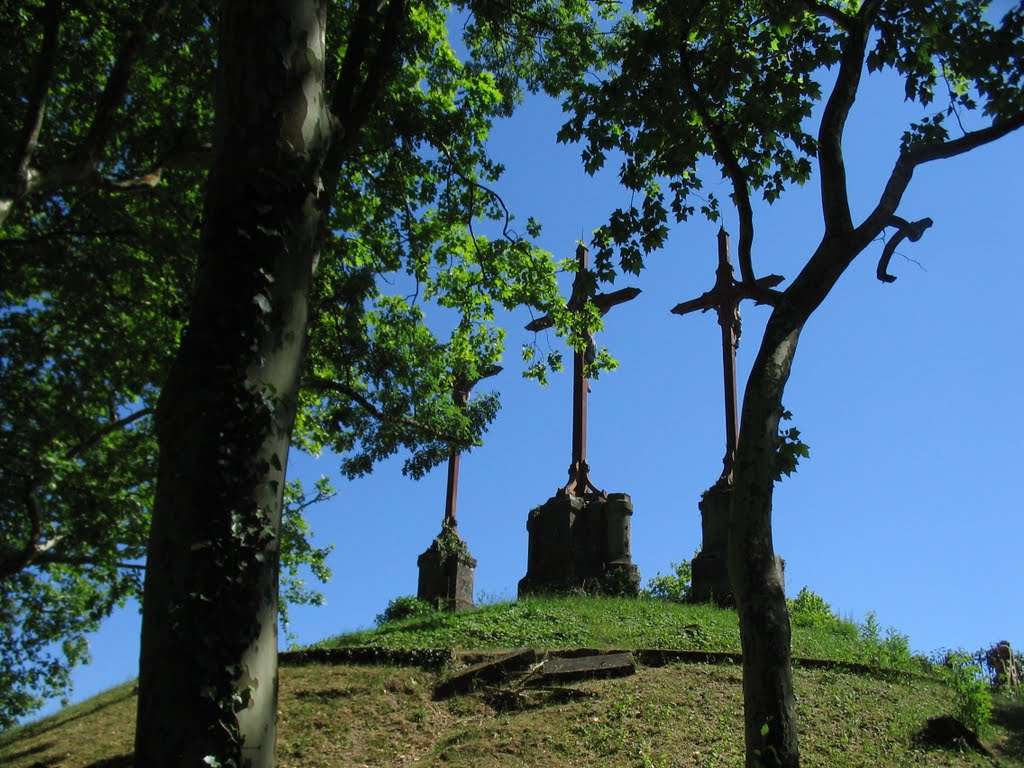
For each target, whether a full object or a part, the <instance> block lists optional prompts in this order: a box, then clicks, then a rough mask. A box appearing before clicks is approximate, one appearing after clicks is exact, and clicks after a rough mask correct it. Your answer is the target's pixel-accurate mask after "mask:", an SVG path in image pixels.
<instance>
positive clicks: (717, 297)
mask: <svg viewBox="0 0 1024 768" xmlns="http://www.w3.org/2000/svg"><path fill="white" fill-rule="evenodd" d="M715 277H716V280H715V285H714V287H713V288H712V289H711V290H710V291H707V292H706V293H704V294H702V295H701V296H700V297H699V298H696V299H692V300H690V301H684V302H682V303H681V304H677V305H676V306H675V307H674V308H673V309H672V314H674V315H685V314H688V313H690V312H695V311H697V310H698V309H699V310H700V311H701V312H707V311H708V310H709V309H713V310H715V312H716V313H717V314H718V324H719V325H720V326H722V368H723V370H724V374H725V375H724V380H725V457H724V458H723V459H722V464H723V465H724V468H723V470H722V479H723V480H725V481H726V482H732V470H733V465H734V464H735V461H736V447H737V446H738V445H739V407H738V404H739V396H738V388H737V386H736V350H737V348H739V345H740V332H741V329H740V301H742V300H743V299H746V298H750V294H749V293H748V292H747V291H746V290H745V289H744V288H743V285H742V283H738V282H737V281H736V279H735V278H734V277H733V271H732V263H731V262H730V260H729V233H728V232H726V231H725V229H724V228H723V229H719V230H718V269H717V270H716V271H715ZM756 282H757V287H758V288H760V289H768V288H774V287H775V286H776V285H778V284H779V283H780V282H782V278H781V277H779V276H778V275H771V276H769V277H762V278H761V279H759V280H757V281H756Z"/></svg>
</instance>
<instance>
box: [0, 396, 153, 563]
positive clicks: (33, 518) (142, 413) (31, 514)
mask: <svg viewBox="0 0 1024 768" xmlns="http://www.w3.org/2000/svg"><path fill="white" fill-rule="evenodd" d="M152 413H153V409H152V408H140V409H139V410H138V411H136V412H135V413H132V414H130V415H128V416H125V417H124V418H123V419H118V420H116V421H112V422H110V423H109V424H106V425H104V426H103V427H102V428H101V429H99V430H97V431H96V432H95V433H94V434H92V435H90V436H89V437H88V438H86V439H85V440H83V441H82V442H81V443H79V444H78V445H75V446H73V447H72V448H71V449H69V450H68V451H67V452H66V453H65V454H64V459H66V460H67V459H74V458H75V457H77V456H79V455H81V454H82V453H83V452H85V451H86V450H88V449H89V448H91V447H92V446H94V445H95V444H96V443H98V442H99V441H100V440H102V439H103V438H104V437H106V436H107V435H109V434H111V433H113V432H116V431H118V430H121V429H124V428H126V427H127V426H128V425H130V424H132V423H134V422H136V421H138V420H139V419H142V418H144V417H146V416H149V415H151V414H152ZM51 477H52V473H43V474H42V475H37V476H35V477H26V482H25V488H24V508H25V512H26V514H27V516H28V533H27V535H26V536H25V542H24V544H23V545H22V546H21V547H20V548H19V549H17V550H16V551H9V552H6V553H4V554H2V555H0V580H2V579H5V578H8V577H10V576H13V575H14V574H16V573H18V572H19V571H21V570H24V569H25V568H27V567H29V566H30V565H37V564H39V563H43V562H50V563H58V562H59V563H66V564H69V565H71V564H74V563H73V561H71V560H69V559H67V558H61V557H59V556H57V555H55V554H53V553H52V550H53V549H54V547H56V546H57V545H58V544H59V543H60V542H61V540H62V538H63V537H62V536H61V535H60V534H57V535H55V536H52V537H50V538H49V539H46V540H43V528H44V520H43V517H44V514H43V510H42V508H41V506H40V503H39V499H38V497H37V496H36V492H37V491H38V490H39V489H40V488H41V487H42V486H43V484H44V483H45V482H47V481H49V480H50V478H51Z"/></svg>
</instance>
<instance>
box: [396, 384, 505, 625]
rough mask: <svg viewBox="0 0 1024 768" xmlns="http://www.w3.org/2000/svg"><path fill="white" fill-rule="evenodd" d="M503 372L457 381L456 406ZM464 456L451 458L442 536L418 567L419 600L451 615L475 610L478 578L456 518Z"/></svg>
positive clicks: (454, 452)
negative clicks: (476, 388) (482, 383)
mask: <svg viewBox="0 0 1024 768" xmlns="http://www.w3.org/2000/svg"><path fill="white" fill-rule="evenodd" d="M500 372H501V368H500V367H499V366H496V365H495V366H491V367H490V368H488V369H487V370H486V371H484V373H483V375H481V376H479V377H478V378H476V379H473V380H466V379H460V380H457V381H456V382H455V387H454V390H453V392H452V399H453V400H454V401H455V405H457V406H458V407H459V408H465V407H466V404H467V403H468V402H469V393H470V390H472V389H473V387H474V386H475V385H476V383H477V382H478V381H480V380H481V379H485V378H487V377H489V376H495V375H497V374H498V373H500ZM460 456H461V452H460V451H459V450H458V449H454V448H453V449H452V452H451V455H450V456H449V457H448V487H447V491H446V493H445V503H444V519H443V520H442V522H441V533H439V534H438V535H437V537H436V538H435V539H434V540H433V541H432V542H431V543H430V546H429V547H427V551H426V552H424V553H423V554H422V555H420V556H419V558H417V560H416V564H417V565H418V566H419V568H420V577H419V584H418V587H417V589H416V597H418V598H419V599H420V600H426V601H427V602H430V603H433V604H434V605H436V606H437V607H438V608H443V609H444V610H448V611H461V610H464V609H466V608H473V607H475V606H474V604H473V577H474V575H475V574H476V560H475V559H473V557H472V556H471V555H470V554H469V547H467V546H466V543H465V542H464V541H463V540H462V539H461V538H460V536H459V531H458V520H457V519H456V517H455V506H456V502H457V500H458V492H459V459H460Z"/></svg>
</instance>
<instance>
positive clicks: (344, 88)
mask: <svg viewBox="0 0 1024 768" xmlns="http://www.w3.org/2000/svg"><path fill="white" fill-rule="evenodd" d="M385 2H386V3H387V5H386V12H385V14H384V17H383V19H382V20H380V19H378V17H379V14H380V11H381V10H383V9H385ZM405 15H406V0H360V3H359V10H358V11H357V12H356V19H355V21H354V23H353V25H352V29H351V31H350V32H349V41H348V47H347V48H346V50H345V58H344V59H343V60H342V63H341V69H340V70H339V72H338V80H337V82H336V83H335V85H334V93H333V94H332V95H331V115H332V117H333V118H334V120H335V121H336V125H337V129H336V132H335V134H336V135H335V136H334V137H333V141H332V142H331V146H330V149H329V150H328V153H327V157H326V159H325V161H324V168H323V172H322V177H323V179H324V187H325V188H326V189H327V194H328V195H330V194H331V193H332V192H333V191H334V187H335V186H336V184H337V180H338V177H339V176H340V174H341V167H342V164H343V163H344V162H345V159H346V158H347V157H348V154H349V153H350V152H351V150H352V148H353V147H355V146H356V144H357V143H358V141H359V138H360V135H361V134H362V131H363V128H364V127H365V126H366V122H367V120H368V119H369V116H370V115H371V114H372V112H373V110H374V109H375V108H376V106H377V103H378V101H379V100H380V95H381V94H382V93H383V92H384V89H385V87H386V85H387V83H388V81H389V79H390V76H391V74H392V72H393V71H394V69H395V67H396V66H397V59H398V41H399V38H400V36H401V29H402V25H403V23H404V21H405ZM375 24H379V26H380V39H379V40H378V41H377V46H376V49H375V50H374V51H373V52H372V53H371V51H370V50H369V45H370V42H369V41H370V39H371V33H372V28H373V26H374V25H375ZM364 70H365V72H366V74H365V77H364V75H363V71H364Z"/></svg>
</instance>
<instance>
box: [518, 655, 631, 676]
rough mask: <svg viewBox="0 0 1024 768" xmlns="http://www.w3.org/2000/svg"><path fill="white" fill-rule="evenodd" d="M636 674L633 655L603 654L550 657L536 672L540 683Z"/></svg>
mask: <svg viewBox="0 0 1024 768" xmlns="http://www.w3.org/2000/svg"><path fill="white" fill-rule="evenodd" d="M635 673H636V661H634V659H633V654H632V653H629V652H628V651H627V652H623V653H603V654H599V655H596V656H577V657H574V658H563V657H559V656H552V657H551V658H549V659H548V660H547V661H545V662H544V666H543V667H541V668H540V670H539V671H538V676H539V678H540V680H541V681H542V682H545V683H552V682H568V681H570V680H591V679H594V678H599V677H626V676H628V675H632V674H635Z"/></svg>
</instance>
